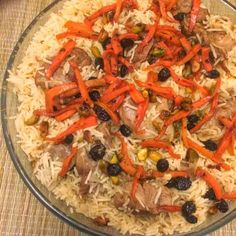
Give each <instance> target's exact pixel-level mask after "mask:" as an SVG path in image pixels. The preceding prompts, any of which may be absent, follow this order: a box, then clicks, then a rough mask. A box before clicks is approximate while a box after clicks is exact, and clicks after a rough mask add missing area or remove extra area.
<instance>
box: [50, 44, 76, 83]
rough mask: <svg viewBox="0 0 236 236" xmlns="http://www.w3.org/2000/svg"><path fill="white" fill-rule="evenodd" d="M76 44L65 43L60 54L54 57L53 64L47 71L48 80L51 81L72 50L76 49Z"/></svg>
mask: <svg viewBox="0 0 236 236" xmlns="http://www.w3.org/2000/svg"><path fill="white" fill-rule="evenodd" d="M75 45H76V42H75V41H73V40H70V41H68V42H67V43H65V44H64V45H63V47H62V49H61V50H60V52H59V53H58V54H57V55H56V56H55V57H54V59H53V60H52V63H51V64H50V66H49V67H48V69H47V71H46V78H47V79H50V78H51V77H52V76H53V74H54V72H55V71H56V70H57V69H58V68H59V67H60V65H61V64H62V62H63V61H64V60H65V59H66V58H67V57H68V56H69V55H70V54H71V52H72V50H73V49H74V47H75Z"/></svg>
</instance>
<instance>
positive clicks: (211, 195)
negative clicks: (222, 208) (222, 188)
mask: <svg viewBox="0 0 236 236" xmlns="http://www.w3.org/2000/svg"><path fill="white" fill-rule="evenodd" d="M203 198H207V199H209V200H212V201H215V200H216V195H215V192H214V190H213V189H212V188H210V189H209V190H208V191H207V192H206V193H205V194H204V196H203Z"/></svg>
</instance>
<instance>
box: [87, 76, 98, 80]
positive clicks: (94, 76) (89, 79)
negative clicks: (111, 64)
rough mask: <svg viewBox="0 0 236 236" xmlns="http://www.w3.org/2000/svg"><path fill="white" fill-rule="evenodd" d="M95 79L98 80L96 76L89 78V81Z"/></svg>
mask: <svg viewBox="0 0 236 236" xmlns="http://www.w3.org/2000/svg"><path fill="white" fill-rule="evenodd" d="M95 79H97V77H95V76H91V77H89V78H88V80H95Z"/></svg>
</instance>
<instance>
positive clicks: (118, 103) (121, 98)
mask: <svg viewBox="0 0 236 236" xmlns="http://www.w3.org/2000/svg"><path fill="white" fill-rule="evenodd" d="M124 100H125V95H124V94H122V95H121V96H119V97H118V98H117V99H116V101H115V103H113V104H112V105H111V106H110V108H111V110H112V111H116V110H117V109H118V108H119V107H120V106H121V105H122V103H123V102H124Z"/></svg>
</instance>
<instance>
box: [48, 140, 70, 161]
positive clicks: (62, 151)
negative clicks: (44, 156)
mask: <svg viewBox="0 0 236 236" xmlns="http://www.w3.org/2000/svg"><path fill="white" fill-rule="evenodd" d="M47 152H48V153H49V154H50V156H51V157H52V158H53V159H54V158H59V159H60V160H64V158H65V157H66V156H68V155H69V154H70V147H69V146H68V145H64V144H53V145H52V146H50V147H49V148H48V150H47Z"/></svg>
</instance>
